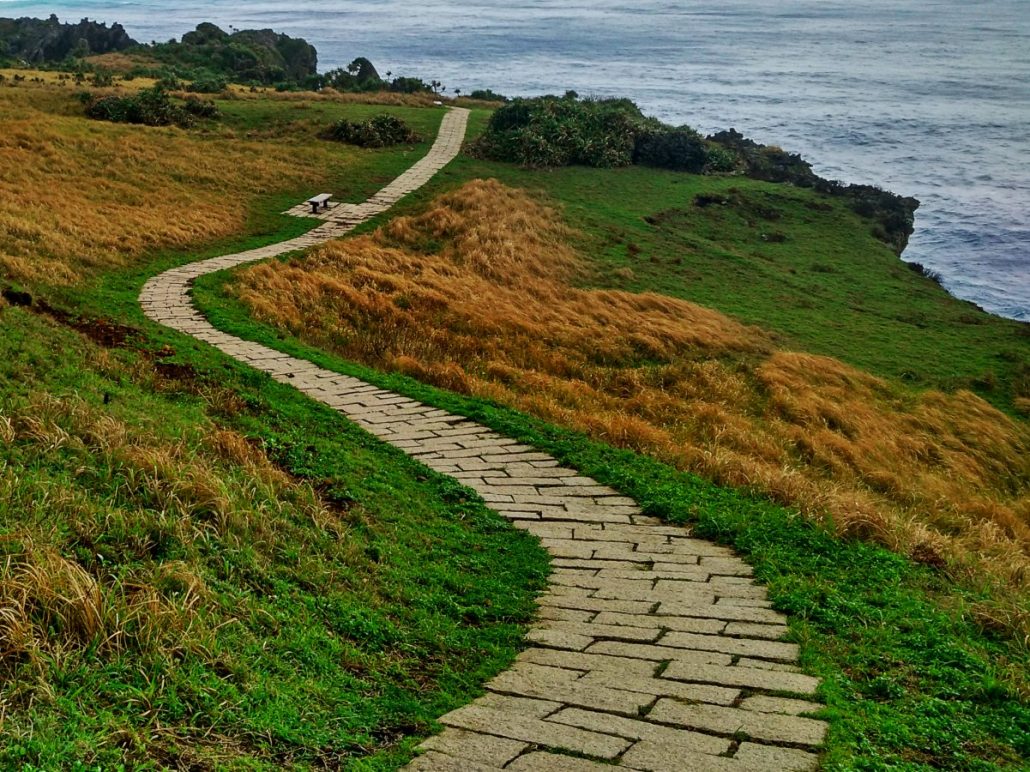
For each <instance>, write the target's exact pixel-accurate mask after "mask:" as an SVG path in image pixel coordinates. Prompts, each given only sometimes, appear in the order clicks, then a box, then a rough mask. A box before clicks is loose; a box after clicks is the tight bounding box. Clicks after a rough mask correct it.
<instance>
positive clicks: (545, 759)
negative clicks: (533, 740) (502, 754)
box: [505, 751, 614, 772]
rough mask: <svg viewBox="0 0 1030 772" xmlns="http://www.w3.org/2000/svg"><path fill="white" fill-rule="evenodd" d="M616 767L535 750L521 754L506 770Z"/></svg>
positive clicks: (567, 771)
mask: <svg viewBox="0 0 1030 772" xmlns="http://www.w3.org/2000/svg"><path fill="white" fill-rule="evenodd" d="M612 769H614V767H612V765H611V764H600V763H598V762H596V761H590V760H589V759H580V758H576V757H575V756H562V755H561V754H558V753H547V752H546V751H535V752H534V753H527V754H526V755H525V756H519V758H517V759H516V760H515V761H513V762H512V763H511V764H509V765H508V766H507V767H505V770H506V771H507V770H513V771H514V772H611V770H612Z"/></svg>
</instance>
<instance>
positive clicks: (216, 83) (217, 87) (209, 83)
mask: <svg viewBox="0 0 1030 772" xmlns="http://www.w3.org/2000/svg"><path fill="white" fill-rule="evenodd" d="M228 87H229V83H228V81H226V79H225V78H222V77H218V76H213V75H211V76H207V77H202V78H197V79H196V80H195V81H193V82H192V83H190V84H189V85H188V86H186V90H187V91H189V92H191V93H193V94H220V93H222V92H223V91H225V90H226V89H227V88H228Z"/></svg>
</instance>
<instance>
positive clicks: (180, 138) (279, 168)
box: [0, 81, 442, 285]
mask: <svg viewBox="0 0 1030 772" xmlns="http://www.w3.org/2000/svg"><path fill="white" fill-rule="evenodd" d="M144 85H148V84H143V83H136V82H135V81H134V82H132V83H131V84H128V85H127V86H122V87H119V88H117V89H114V88H110V89H93V91H96V92H98V93H127V92H131V91H134V90H138V89H139V88H141V87H143V86H144ZM217 104H218V108H219V110H220V112H221V113H222V117H221V118H220V119H219V120H217V121H208V122H206V123H205V124H203V125H201V126H200V127H198V128H197V129H194V130H192V131H189V132H184V131H182V130H180V129H177V128H141V127H138V126H129V125H122V124H110V123H103V122H99V121H89V120H85V119H84V118H83V117H82V112H83V111H82V106H81V105H80V104H79V102H78V101H77V100H76V99H75V98H74V97H73V94H72V88H71V87H67V86H65V87H58V86H56V85H55V84H36V83H25V84H22V85H20V86H17V87H8V88H0V115H2V116H3V131H2V132H0V166H2V168H3V169H4V173H3V175H2V176H0V196H3V198H4V201H5V205H4V210H3V212H2V213H0V269H2V270H3V272H4V274H5V275H6V276H7V277H9V278H10V279H15V280H19V281H34V282H42V283H46V284H51V285H53V284H65V285H73V284H75V283H77V282H81V281H83V280H85V279H87V278H89V277H91V276H94V275H96V274H97V273H98V272H100V271H103V270H110V269H112V268H115V267H119V266H125V265H130V264H132V263H133V262H138V261H140V260H141V259H143V258H144V256H145V255H147V254H150V253H152V252H153V251H155V250H160V249H177V250H182V249H186V248H188V247H190V246H191V245H193V244H203V243H206V242H210V241H212V240H215V239H219V238H225V237H227V236H230V235H233V234H236V233H239V232H240V231H241V230H242V229H243V228H244V226H245V224H246V218H247V215H248V213H250V212H260V213H262V216H266V217H267V216H268V215H269V214H271V213H278V212H280V211H282V210H284V209H286V208H287V207H289V206H292V205H294V204H296V203H297V202H298V201H302V200H304V199H305V198H307V197H308V196H310V195H312V194H314V193H318V192H321V191H322V190H323V189H329V190H332V191H334V192H335V193H336V195H337V197H338V198H340V199H341V200H354V201H361V200H363V199H364V198H365V197H366V196H367V195H368V194H370V193H371V192H373V191H375V190H377V189H378V188H379V187H380V186H381V185H382V184H383V183H384V182H386V181H387V180H390V179H392V178H393V177H395V176H396V175H397V174H399V173H400V172H401V171H403V169H405V168H406V167H407V166H408V165H410V164H411V163H412V161H413V160H414V159H416V158H418V157H419V156H420V155H421V154H422V153H423V152H424V150H425V147H428V145H424V146H414V147H411V148H404V149H402V150H400V151H398V152H391V153H384V154H370V153H364V152H361V151H358V150H356V149H354V148H350V147H348V146H345V145H339V144H334V143H328V142H321V141H318V140H316V139H315V135H316V134H317V132H318V131H319V130H320V129H322V128H325V127H326V126H328V125H329V124H330V123H332V122H333V121H334V120H337V119H339V118H343V117H349V118H354V119H364V118H367V117H368V116H370V115H373V114H376V113H379V112H383V111H387V112H392V113H393V114H396V115H398V116H400V117H402V118H403V119H404V120H406V121H408V122H409V124H410V125H412V126H413V127H414V128H415V129H416V130H417V131H419V132H420V133H421V134H423V135H424V136H426V137H429V138H432V137H433V136H434V134H435V131H436V127H437V125H438V124H439V121H440V118H441V117H442V112H441V111H439V110H416V109H411V108H405V107H386V106H384V107H377V106H371V105H357V104H353V103H345V102H342V101H330V100H328V99H322V100H310V101H304V102H302V101H297V100H293V99H287V98H283V99H277V98H275V97H273V96H270V95H266V96H264V97H263V98H261V99H256V98H251V97H249V96H239V97H237V98H235V99H231V100H227V99H220V100H218V101H217ZM47 210H53V212H54V216H53V217H52V218H49V219H45V218H41V217H40V212H41V211H47ZM283 219H284V220H286V219H287V218H283ZM298 226H307V227H310V223H304V222H303V221H302V222H301V223H296V221H294V227H295V228H296V227H298Z"/></svg>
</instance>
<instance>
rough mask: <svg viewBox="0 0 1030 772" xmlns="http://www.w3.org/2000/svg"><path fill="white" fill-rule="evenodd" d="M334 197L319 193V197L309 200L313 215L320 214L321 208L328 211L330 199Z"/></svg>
mask: <svg viewBox="0 0 1030 772" xmlns="http://www.w3.org/2000/svg"><path fill="white" fill-rule="evenodd" d="M332 197H333V194H332V193H319V194H318V195H317V196H312V197H311V198H309V199H308V203H309V204H311V214H318V208H319V207H321V208H322V209H328V208H329V199H330V198H332Z"/></svg>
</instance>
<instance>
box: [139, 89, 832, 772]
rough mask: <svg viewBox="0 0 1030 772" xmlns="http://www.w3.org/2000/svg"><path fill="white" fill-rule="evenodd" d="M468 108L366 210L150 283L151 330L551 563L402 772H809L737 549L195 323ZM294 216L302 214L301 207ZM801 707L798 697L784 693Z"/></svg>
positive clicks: (482, 430) (799, 727) (339, 227)
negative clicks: (375, 446)
mask: <svg viewBox="0 0 1030 772" xmlns="http://www.w3.org/2000/svg"><path fill="white" fill-rule="evenodd" d="M467 119H468V112H467V111H465V110H461V109H453V110H451V111H449V112H448V113H447V115H446V116H445V117H444V119H443V122H442V124H441V127H440V133H439V135H438V137H437V139H436V142H435V143H434V145H433V147H432V149H431V150H430V151H429V153H428V154H427V155H426V156H425V157H424V158H423V159H422V160H420V161H419V162H418V163H416V164H415V165H414V166H412V167H411V168H410V169H408V171H406V172H405V173H404V174H402V175H401V176H400V177H398V178H397V179H396V180H394V181H393V182H392V183H390V184H389V185H388V186H387V187H385V188H383V189H382V190H381V191H379V193H377V194H376V195H375V196H373V197H372V198H371V199H369V200H368V201H366V202H365V203H363V204H360V205H347V204H343V205H339V206H337V207H335V208H334V209H331V210H330V211H329V212H328V213H327V214H325V215H320V218H321V219H324V220H325V222H324V223H323V224H322V225H319V226H318V227H316V228H315V229H314V230H312V231H310V232H309V233H307V234H305V235H304V236H300V237H298V238H295V239H290V240H288V241H283V242H280V243H278V244H273V245H269V246H266V247H261V248H260V249H254V250H250V251H247V252H241V253H238V254H233V255H225V256H223V257H218V258H215V259H212V260H204V261H201V262H197V263H193V264H190V265H186V266H183V267H180V268H175V269H173V270H170V271H167V272H165V273H163V274H160V275H159V276H155V277H154V278H152V279H150V280H149V281H148V282H147V283H146V285H145V286H144V287H143V291H142V294H141V295H140V303H141V305H142V307H143V309H144V311H145V313H146V315H147V316H148V317H150V318H151V319H153V320H154V321H156V322H160V323H161V324H164V325H166V326H168V327H171V328H173V329H175V330H178V331H180V332H184V333H186V334H188V335H192V336H193V337H195V338H198V339H200V340H202V341H206V342H207V343H210V344H211V345H213V346H215V347H216V348H218V349H220V350H221V351H223V352H224V353H226V354H228V355H229V356H231V357H233V358H234V359H236V360H239V361H240V362H243V363H246V364H249V365H250V366H252V367H254V368H256V369H258V370H261V371H263V372H266V373H268V374H269V375H271V376H272V377H273V378H274V379H275V380H277V381H280V382H283V383H288V384H291V385H293V386H295V387H296V388H297V389H299V390H300V391H302V392H304V393H305V394H307V395H308V396H310V397H312V398H313V399H316V400H318V401H319V402H322V403H324V404H326V405H328V406H329V407H331V408H333V409H335V410H338V411H339V412H341V413H343V414H344V415H345V416H347V417H348V418H349V419H351V420H353V421H355V422H356V423H358V424H359V425H361V426H362V427H363V428H365V429H366V430H367V431H369V432H370V433H372V434H374V435H375V436H376V437H378V438H380V439H381V440H383V441H384V442H388V443H390V444H391V445H393V446H395V447H398V448H400V449H402V450H403V451H404V452H405V453H408V454H409V455H411V456H413V457H415V458H417V459H418V460H419V461H421V462H422V463H424V464H425V465H426V466H428V467H430V468H432V469H435V470H436V471H438V472H441V473H443V474H446V475H450V476H451V477H454V478H456V479H458V480H460V481H461V482H462V483H463V484H464V485H466V486H468V487H470V488H472V489H473V490H475V491H476V492H477V493H478V494H479V495H480V496H482V497H483V499H484V500H485V501H486V502H487V504H488V505H489V506H490V507H491V508H492V509H494V510H496V511H497V512H499V513H500V514H501V515H503V516H504V517H506V518H508V519H509V520H510V521H511V522H512V524H513V525H515V526H516V527H518V528H521V529H524V530H526V531H529V532H530V533H532V534H534V535H536V536H537V537H539V538H540V540H541V543H542V544H543V546H544V547H545V548H546V549H547V550H548V552H549V553H550V554H551V557H552V563H553V572H552V574H551V576H550V586H549V588H548V590H547V592H546V593H545V594H544V595H543V596H541V597H540V598H539V604H540V611H539V615H538V619H537V621H536V622H535V623H534V625H533V627H532V629H531V630H530V632H529V634H528V648H527V649H526V650H525V651H523V652H522V653H521V654H520V655H519V656H518V658H517V660H516V662H515V664H514V665H513V667H512V668H511V669H510V670H507V671H506V672H504V673H502V674H500V675H499V676H497V677H496V678H495V679H493V680H492V681H491V682H489V683H488V684H487V685H486V689H487V693H486V695H485V696H483V697H481V698H479V699H477V700H475V701H474V702H473V703H472V704H470V705H468V706H466V707H463V708H459V709H458V710H455V711H453V712H451V713H449V714H447V715H446V716H444V717H443V718H441V719H440V721H441V723H442V724H444V726H445V729H444V731H443V732H442V733H441V734H439V735H437V736H436V737H433V738H430V739H429V740H427V741H426V742H425V743H423V744H422V746H421V749H422V750H423V751H424V753H423V755H421V756H419V757H418V758H416V759H415V760H414V761H413V762H412V763H411V764H410V765H409V766H408V767H407V769H409V770H437V771H443V770H461V771H462V772H474V771H475V770H496V769H505V770H517V771H518V772H527V771H529V770H562V771H563V772H565V771H569V772H578V771H579V770H608V771H609V772H610V770H612V769H613V768H621V769H634V770H654V771H655V772H658V771H659V770H662V771H668V772H684V771H685V770H738V771H741V770H795V769H796V770H802V769H812V768H814V767H816V766H817V765H818V756H817V754H816V753H815V752H814V751H816V750H817V749H818V747H819V746H820V745H821V744H822V742H823V740H824V737H825V734H826V724H825V723H824V722H822V721H817V720H813V719H810V718H804V717H802V715H800V714H803V713H807V712H811V711H813V710H817V709H819V707H820V706H819V705H818V704H816V703H814V702H812V701H811V699H812V696H813V694H814V692H815V689H816V687H817V685H818V680H817V679H815V678H812V677H810V676H807V675H804V674H803V673H801V671H800V669H799V668H798V667H797V666H796V661H797V656H798V647H797V645H795V644H792V643H784V642H782V641H781V640H780V639H781V638H782V636H783V635H784V634H785V633H786V626H785V625H786V619H785V618H784V617H783V616H782V615H781V614H779V613H777V612H776V611H773V610H772V609H771V608H770V604H769V602H768V600H767V599H766V592H765V588H764V587H761V586H759V585H757V584H755V583H754V582H753V581H752V579H751V578H750V576H751V569H750V567H749V566H748V565H747V564H746V563H744V562H743V561H742V560H741V559H739V558H738V557H736V556H735V555H734V554H733V552H732V551H730V550H728V549H726V548H724V547H720V546H716V545H713V544H711V543H708V542H705V541H701V540H698V539H693V538H691V534H690V531H689V530H687V529H685V528H678V527H671V526H665V525H662V524H661V523H660V522H659V521H657V520H655V519H654V518H650V517H646V516H644V515H643V514H642V512H641V510H640V508H639V507H638V506H637V504H636V502H634V501H633V500H631V499H628V498H626V497H624V496H621V495H620V494H619V493H618V492H617V491H615V490H612V489H611V488H608V487H606V486H604V485H601V484H599V483H597V482H596V481H594V480H592V479H590V478H589V477H584V476H582V475H580V474H578V473H577V472H576V471H575V470H572V469H566V468H563V467H561V466H559V464H558V462H557V461H556V460H555V459H553V458H551V457H550V456H548V455H546V454H544V453H540V452H537V451H535V450H534V449H533V448H531V447H528V446H526V445H522V444H519V443H518V442H516V441H514V440H512V439H508V438H506V437H504V436H502V435H500V434H498V433H496V432H494V431H492V430H490V429H488V428H486V427H485V426H482V425H480V424H476V423H474V422H472V421H470V420H468V419H466V418H464V417H462V416H459V415H452V414H450V413H447V412H445V411H443V410H438V409H436V408H433V407H430V406H428V405H424V404H421V403H419V402H416V401H415V400H412V399H408V398H407V397H403V396H401V395H399V394H395V393H392V392H389V391H386V390H384V389H380V388H377V387H376V386H373V385H371V384H368V383H365V382H363V381H360V380H358V379H356V378H351V377H347V376H344V375H340V374H338V373H334V372H332V371H329V370H324V369H321V368H319V367H316V366H315V365H313V364H311V363H310V362H307V361H305V360H303V359H298V358H295V357H292V356H288V355H286V354H283V353H281V352H279V351H276V350H274V349H271V348H267V347H265V346H262V345H259V344H257V343H252V342H249V341H246V340H242V339H240V338H236V337H234V336H232V335H228V334H226V333H224V332H220V331H219V330H217V329H216V328H215V327H213V326H212V325H211V324H209V323H208V322H207V321H206V320H205V319H204V317H203V316H202V315H201V314H200V312H199V311H197V310H196V309H195V308H194V307H193V304H192V301H191V299H190V283H191V282H192V280H193V279H195V278H196V277H198V276H202V275H204V274H207V273H212V272H214V271H220V270H223V269H226V268H231V267H233V266H237V265H241V264H243V263H249V262H251V261H255V260H262V259H266V258H270V257H273V256H275V255H279V254H283V253H285V252H291V251H295V250H299V249H304V248H307V247H310V246H313V245H315V244H319V243H321V242H324V241H328V240H330V239H333V238H337V237H339V236H342V235H343V234H345V233H347V232H348V231H350V230H351V229H352V228H354V227H355V226H356V225H358V224H359V223H361V222H364V221H365V220H367V219H369V218H370V217H373V216H374V215H377V214H380V213H381V212H384V211H386V210H387V209H389V208H390V207H391V206H392V205H393V204H394V203H396V202H397V201H398V200H399V199H401V198H402V197H403V196H404V195H406V194H407V193H409V192H411V191H412V190H415V189H416V188H418V187H420V186H421V185H423V184H425V183H426V182H428V181H429V179H430V178H431V177H432V176H433V175H434V174H435V173H436V171H438V170H439V169H441V168H442V167H443V166H445V165H446V164H447V163H448V162H449V161H451V160H452V159H453V158H454V157H455V156H456V155H457V154H458V152H459V150H460V148H461V143H462V140H463V138H464V135H465V126H466V122H467ZM290 211H291V213H295V214H298V215H301V214H304V215H305V216H307V215H306V211H305V207H304V206H303V205H301V206H298V207H297V208H295V209H294V210H290ZM785 695H790V696H785Z"/></svg>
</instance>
